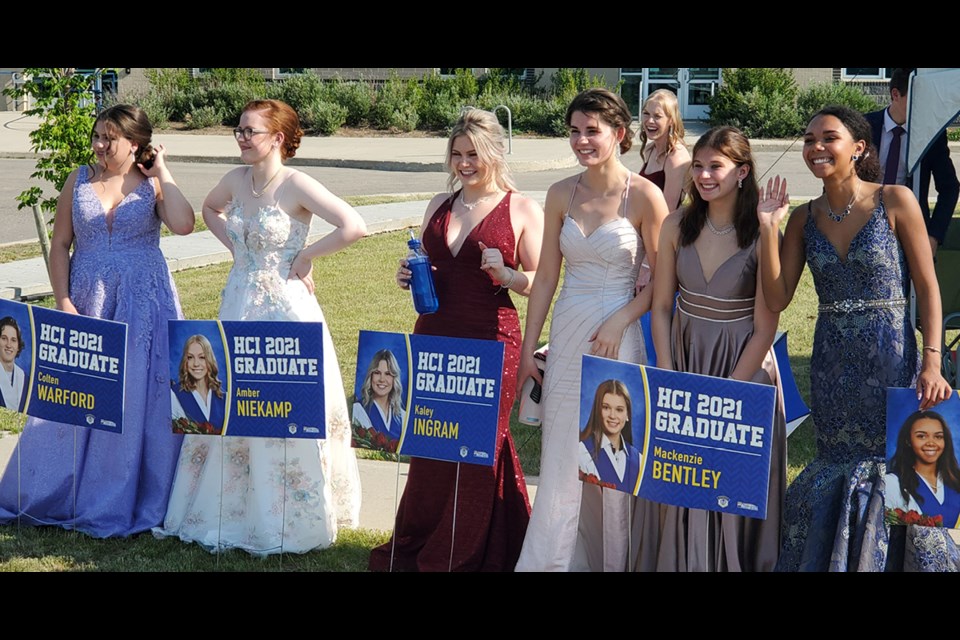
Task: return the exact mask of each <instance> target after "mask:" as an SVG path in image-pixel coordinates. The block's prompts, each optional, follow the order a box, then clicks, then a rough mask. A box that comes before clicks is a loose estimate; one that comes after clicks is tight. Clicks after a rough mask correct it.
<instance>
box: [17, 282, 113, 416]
mask: <svg viewBox="0 0 960 640" xmlns="http://www.w3.org/2000/svg"><path fill="white" fill-rule="evenodd" d="M126 350H127V325H125V324H123V323H121V322H113V321H110V320H100V319H98V318H90V317H87V316H81V315H76V314H72V313H64V312H62V311H55V310H53V309H46V308H44V307H37V306H34V305H26V304H22V303H19V302H13V301H10V300H0V365H2V367H3V369H2V370H3V372H7V370H9V373H8V374H7V375H3V374H0V406H4V407H7V408H8V409H11V410H13V411H22V412H23V413H26V414H27V415H31V416H35V417H37V418H44V419H46V420H54V421H56V422H62V423H64V424H73V425H78V426H82V427H90V428H93V429H101V430H103V431H111V432H113V433H122V432H123V399H124V371H125V367H126Z"/></svg>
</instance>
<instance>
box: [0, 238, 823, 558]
mask: <svg viewBox="0 0 960 640" xmlns="http://www.w3.org/2000/svg"><path fill="white" fill-rule="evenodd" d="M408 236H409V233H408V232H407V231H395V232H390V233H382V234H378V235H374V236H370V237H368V238H365V239H364V240H362V241H360V242H358V243H356V244H354V245H353V246H351V247H348V248H347V249H345V250H343V251H341V252H339V253H337V254H336V255H334V256H331V257H328V258H323V259H321V260H317V261H316V264H315V267H314V273H313V277H314V282H315V283H316V289H317V290H316V294H317V298H318V299H319V301H320V304H321V306H322V307H323V310H324V314H325V316H326V320H327V323H328V326H329V328H330V332H331V334H332V336H333V341H334V345H335V348H336V353H337V357H338V358H339V363H340V368H341V371H342V374H343V380H344V386H345V389H344V391H345V393H346V395H347V397H348V398H351V399H352V395H353V383H354V378H355V375H356V364H357V363H356V351H357V338H358V334H359V331H360V330H361V329H369V330H378V331H391V332H410V331H411V330H412V329H413V325H414V321H415V320H416V315H415V313H414V311H413V305H412V302H411V300H410V294H409V293H408V292H406V291H402V290H401V289H399V288H398V287H397V286H396V284H395V283H394V279H393V276H394V272H395V269H396V265H397V260H398V259H399V258H400V257H401V256H403V255H404V254H405V252H406V239H407V237H408ZM229 268H230V264H222V265H217V266H211V267H204V268H200V269H192V270H188V271H182V272H179V273H176V274H174V279H175V281H176V285H177V289H178V291H179V295H180V300H181V303H182V305H183V311H184V314H185V316H186V317H187V318H191V319H212V318H216V315H217V309H218V307H219V303H220V291H221V289H222V288H223V286H224V283H225V282H226V278H227V273H228V271H229ZM514 301H515V303H516V305H517V308H518V311H519V313H520V318H521V324H522V323H523V321H524V319H525V318H526V309H527V306H526V299H525V298H521V297H519V296H514ZM38 304H43V305H45V306H50V305H51V301H50V300H49V299H46V300H41V301H39V302H38ZM816 305H817V300H816V293H815V291H814V289H813V283H812V279H811V277H810V272H809V270H807V269H805V270H804V274H803V277H802V278H801V281H800V285H799V287H798V289H797V293H796V297H795V298H794V301H793V302H792V304H791V305H790V307H789V308H788V309H787V310H786V311H785V312H784V313H782V314H781V316H780V329H781V330H782V331H786V332H787V334H788V340H789V348H790V353H791V357H790V362H791V366H792V368H793V373H794V376H795V377H796V380H797V383H798V385H799V387H800V392H801V394H802V396H803V397H804V399H805V400H806V401H807V403H808V404H809V370H810V353H811V350H812V345H813V329H814V323H815V319H816V315H817V308H816ZM548 332H549V319H548V322H547V325H546V326H545V328H544V332H543V335H542V336H541V343H542V342H544V341H545V340H546V336H547V335H548ZM19 424H20V419H19V417H17V416H15V415H14V414H12V413H10V412H7V411H5V410H2V409H0V432H2V431H3V430H6V431H17V430H18V428H19ZM512 429H513V435H514V439H515V441H516V445H517V448H518V451H519V455H520V459H521V463H522V465H523V469H524V471H525V472H526V473H527V474H528V475H537V474H539V472H540V430H539V429H537V428H531V427H527V426H525V425H521V424H519V423H517V421H516V411H515V412H514V419H513V421H512ZM0 435H2V433H0ZM360 455H366V456H374V455H381V454H372V453H366V452H363V451H361V453H360ZM813 455H814V441H813V425H812V421H811V420H810V419H808V420H807V421H806V422H805V423H804V424H803V425H802V426H801V427H800V428H799V429H798V430H797V431H796V432H795V433H794V435H793V436H792V437H791V438H790V440H789V443H788V479H789V480H790V481H792V480H793V479H794V478H795V477H796V475H797V474H798V473H799V472H800V471H801V470H802V469H803V467H804V466H805V465H806V464H807V463H808V462H809V461H810V460H811V459H812V458H813ZM387 538H388V533H386V532H381V531H370V530H356V531H345V532H343V534H342V535H341V537H340V539H339V540H338V541H337V543H336V544H335V545H333V546H332V547H331V548H330V549H326V550H322V551H314V552H311V553H308V554H305V555H303V556H299V555H290V554H287V555H284V556H283V557H282V558H278V557H271V558H268V559H266V560H261V559H257V558H253V557H251V556H249V555H247V554H246V553H243V552H236V551H234V552H229V553H226V554H223V555H221V556H220V557H219V558H218V557H216V556H212V555H210V554H208V553H206V552H205V551H202V550H201V549H199V548H198V547H197V546H196V545H187V544H183V543H181V542H179V541H175V540H162V541H160V540H155V539H153V538H152V537H151V536H150V535H149V534H147V535H141V536H137V537H135V538H131V539H126V540H94V539H91V538H89V537H87V536H84V535H78V534H75V533H72V532H66V531H63V530H61V529H39V530H37V529H31V528H23V529H22V530H18V529H17V528H16V527H10V526H8V527H0V571H2V570H9V571H20V570H25V571H74V570H79V571H128V570H130V571H208V570H222V571H235V570H238V571H294V570H316V571H364V570H365V568H366V559H367V554H368V552H369V549H370V548H372V547H373V546H375V545H376V544H380V543H382V542H384V541H386V540H387Z"/></svg>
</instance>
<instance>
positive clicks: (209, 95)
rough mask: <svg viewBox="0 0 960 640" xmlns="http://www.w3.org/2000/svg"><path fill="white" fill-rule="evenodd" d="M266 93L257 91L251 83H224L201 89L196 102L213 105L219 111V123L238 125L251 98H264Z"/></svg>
mask: <svg viewBox="0 0 960 640" xmlns="http://www.w3.org/2000/svg"><path fill="white" fill-rule="evenodd" d="M264 95H265V94H264V93H262V92H257V91H255V90H254V89H253V87H252V86H250V85H246V84H239V83H238V84H223V85H220V86H216V87H210V88H207V89H203V90H201V91H200V92H199V93H198V94H197V96H196V98H195V100H196V101H195V103H194V104H197V105H198V106H207V107H211V108H212V109H213V110H214V111H216V112H217V113H219V114H220V120H221V122H218V123H217V124H227V125H230V126H236V125H237V124H239V123H240V115H241V114H242V112H243V108H244V107H245V106H246V104H247V103H248V102H250V101H251V100H257V99H260V98H263V97H264Z"/></svg>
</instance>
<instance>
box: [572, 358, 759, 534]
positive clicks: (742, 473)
mask: <svg viewBox="0 0 960 640" xmlns="http://www.w3.org/2000/svg"><path fill="white" fill-rule="evenodd" d="M606 380H619V381H621V382H622V383H623V384H624V386H625V387H626V389H627V391H628V392H629V394H630V403H631V405H632V415H631V416H630V425H629V426H630V428H631V433H632V438H633V446H634V447H636V449H638V450H639V452H640V471H639V475H638V476H637V481H636V483H635V484H634V485H633V486H632V491H631V492H632V493H633V494H634V495H638V496H640V497H642V498H646V499H648V500H653V501H654V502H660V503H664V504H670V505H675V506H680V507H688V508H695V509H708V510H711V511H722V512H724V513H734V514H738V515H743V516H749V517H753V518H766V514H767V488H768V483H769V477H770V454H771V450H772V434H773V429H772V426H771V425H772V424H773V417H774V405H775V400H776V388H775V387H773V386H768V385H762V384H756V383H752V382H740V381H737V380H730V379H725V378H714V377H711V376H704V375H697V374H692V373H681V372H677V371H667V370H664V369H656V368H653V367H645V366H641V365H637V364H632V363H628V362H620V361H617V360H608V359H606V358H598V357H595V356H589V355H584V356H583V363H582V375H581V392H580V416H581V420H580V428H581V429H583V427H584V426H585V424H586V420H587V417H588V416H589V413H590V411H591V407H592V404H593V401H594V396H595V393H596V391H597V389H598V387H599V386H600V384H601V383H603V382H604V381H606ZM601 480H603V478H602V477H601Z"/></svg>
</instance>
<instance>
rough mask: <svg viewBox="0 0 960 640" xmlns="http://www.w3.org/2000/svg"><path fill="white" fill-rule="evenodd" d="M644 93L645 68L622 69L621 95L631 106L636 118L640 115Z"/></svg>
mask: <svg viewBox="0 0 960 640" xmlns="http://www.w3.org/2000/svg"><path fill="white" fill-rule="evenodd" d="M642 95H643V68H642V67H641V68H637V67H634V68H631V69H624V68H621V69H620V97H621V98H623V101H624V102H626V103H627V106H628V107H630V111H631V112H632V113H633V116H634V117H635V118H638V117H639V114H640V106H641V103H642V102H641V97H642Z"/></svg>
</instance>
